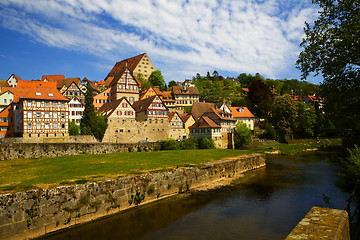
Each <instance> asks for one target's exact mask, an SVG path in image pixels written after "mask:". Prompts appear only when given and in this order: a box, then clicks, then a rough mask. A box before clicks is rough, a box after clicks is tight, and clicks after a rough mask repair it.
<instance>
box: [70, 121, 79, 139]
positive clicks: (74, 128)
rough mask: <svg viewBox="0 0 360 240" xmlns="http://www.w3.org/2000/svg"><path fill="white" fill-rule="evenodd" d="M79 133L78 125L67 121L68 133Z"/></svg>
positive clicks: (71, 134)
mask: <svg viewBox="0 0 360 240" xmlns="http://www.w3.org/2000/svg"><path fill="white" fill-rule="evenodd" d="M79 134H80V127H79V126H78V125H77V124H76V123H75V122H74V121H69V135H70V136H73V135H79Z"/></svg>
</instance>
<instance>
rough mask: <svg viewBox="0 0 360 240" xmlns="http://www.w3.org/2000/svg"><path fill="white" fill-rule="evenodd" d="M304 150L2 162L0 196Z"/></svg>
mask: <svg viewBox="0 0 360 240" xmlns="http://www.w3.org/2000/svg"><path fill="white" fill-rule="evenodd" d="M300 148H301V149H300ZM306 148H308V146H304V145H299V144H296V145H293V144H289V145H286V146H284V144H277V145H273V146H263V147H258V148H256V149H253V150H229V149H208V150H174V151H156V152H126V153H111V154H98V155H92V154H88V155H76V156H64V157H52V158H38V159H15V160H5V161H0V193H5V192H15V191H23V190H27V189H32V188H48V187H54V186H58V185H65V184H75V183H85V182H91V181H99V180H105V179H113V178H118V177H123V176H128V175H135V174H142V173H148V172H158V171H163V170H170V169H175V168H176V167H191V166H198V165H201V164H203V163H206V162H212V161H216V160H220V159H223V158H226V157H235V156H239V155H244V154H251V153H263V152H267V151H276V150H280V151H282V150H281V149H285V150H286V151H287V153H289V151H288V150H289V149H290V150H293V149H295V150H302V149H306ZM290 152H291V151H290Z"/></svg>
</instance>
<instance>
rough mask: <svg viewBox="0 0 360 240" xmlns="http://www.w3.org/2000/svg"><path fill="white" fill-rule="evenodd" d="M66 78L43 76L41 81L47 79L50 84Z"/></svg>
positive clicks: (62, 76) (61, 76)
mask: <svg viewBox="0 0 360 240" xmlns="http://www.w3.org/2000/svg"><path fill="white" fill-rule="evenodd" d="M63 78H65V76H64V75H42V77H41V81H45V79H47V80H48V81H49V82H57V81H58V80H59V79H63Z"/></svg>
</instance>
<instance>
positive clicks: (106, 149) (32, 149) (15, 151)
mask: <svg viewBox="0 0 360 240" xmlns="http://www.w3.org/2000/svg"><path fill="white" fill-rule="evenodd" d="M159 147H160V143H159V142H154V143H81V142H80V143H2V144H0V160H10V159H18V158H39V157H56V156H67V155H79V154H105V153H114V152H136V151H152V150H154V149H155V148H159Z"/></svg>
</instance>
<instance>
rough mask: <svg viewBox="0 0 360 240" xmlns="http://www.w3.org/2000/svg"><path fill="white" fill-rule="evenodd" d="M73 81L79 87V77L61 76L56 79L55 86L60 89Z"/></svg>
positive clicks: (68, 85)
mask: <svg viewBox="0 0 360 240" xmlns="http://www.w3.org/2000/svg"><path fill="white" fill-rule="evenodd" d="M73 82H74V83H75V84H76V85H77V86H78V87H79V86H80V83H81V80H80V78H62V79H59V80H58V81H57V88H58V89H61V88H62V87H63V86H64V85H65V86H66V87H70V85H71V84H72V83H73Z"/></svg>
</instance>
